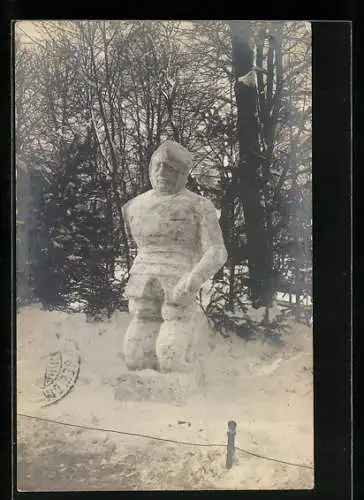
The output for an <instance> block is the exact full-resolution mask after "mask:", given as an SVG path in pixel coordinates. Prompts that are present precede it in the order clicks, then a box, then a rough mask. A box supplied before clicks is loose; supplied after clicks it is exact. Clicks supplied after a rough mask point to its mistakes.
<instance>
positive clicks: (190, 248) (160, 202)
mask: <svg viewBox="0 0 364 500" xmlns="http://www.w3.org/2000/svg"><path fill="white" fill-rule="evenodd" d="M204 201H206V200H204V198H202V197H201V196H199V195H196V194H194V193H192V192H190V191H188V190H186V189H185V190H183V191H182V192H181V193H178V194H175V195H164V196H158V195H157V194H156V193H155V192H154V191H153V190H150V191H148V192H147V193H144V194H142V195H140V196H137V197H136V198H134V199H133V200H131V202H129V203H128V205H127V206H126V209H125V216H126V219H127V225H128V227H129V231H130V235H131V236H132V238H133V240H134V241H135V243H136V245H137V247H138V254H137V257H136V259H135V261H134V264H133V267H132V269H131V274H153V275H162V276H163V275H166V276H181V275H182V274H184V273H185V272H187V271H189V270H191V269H192V267H193V266H194V264H195V263H196V262H197V261H198V260H199V258H200V256H201V241H200V236H199V228H200V219H201V216H200V211H201V208H200V205H201V202H202V203H203V202H204Z"/></svg>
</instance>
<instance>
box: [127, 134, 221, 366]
mask: <svg viewBox="0 0 364 500" xmlns="http://www.w3.org/2000/svg"><path fill="white" fill-rule="evenodd" d="M191 168H192V155H191V153H190V152H189V151H188V150H187V149H186V148H184V147H183V146H181V145H180V144H178V143H176V142H174V141H166V142H164V143H163V144H162V145H161V146H160V147H159V148H158V149H157V150H156V151H155V152H154V154H153V156H152V158H151V162H150V166H149V175H150V180H151V184H152V188H153V189H151V190H150V191H147V192H146V193H144V194H141V195H139V196H137V197H136V198H134V199H132V200H131V201H129V202H128V203H127V204H126V205H124V207H123V217H124V222H125V226H126V230H127V233H128V235H129V237H130V238H132V239H133V240H134V242H135V243H136V246H137V249H138V253H137V257H136V258H135V260H134V263H133V266H132V268H131V270H130V278H129V282H128V285H127V287H126V295H127V297H128V299H129V311H130V312H131V313H132V314H133V315H134V317H133V319H132V321H131V322H130V324H129V327H128V330H127V332H126V336H125V341H124V358H125V361H126V364H127V366H128V368H129V369H134V370H141V369H145V368H152V369H159V370H161V371H178V370H181V369H183V368H184V367H185V366H186V363H187V362H188V358H189V356H190V352H191V348H192V350H193V345H192V346H191V339H192V336H193V331H194V327H196V325H195V324H194V318H195V317H196V316H195V315H196V311H197V304H196V293H197V291H198V290H199V289H200V288H201V286H202V285H203V284H204V283H205V282H206V281H207V280H208V279H209V278H210V277H212V276H213V275H214V274H215V273H216V272H217V271H218V270H219V269H220V268H221V267H222V266H223V265H224V263H225V262H226V259H227V252H226V249H225V246H224V242H223V238H222V234H221V229H220V226H219V222H218V219H217V215H216V210H215V207H214V205H213V204H212V203H211V202H210V201H209V200H207V199H206V198H203V197H202V196H199V195H197V194H195V193H192V192H191V191H189V190H187V189H186V188H185V185H186V182H187V178H188V174H189V172H190V170H191Z"/></svg>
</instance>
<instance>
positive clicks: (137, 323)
mask: <svg viewBox="0 0 364 500" xmlns="http://www.w3.org/2000/svg"><path fill="white" fill-rule="evenodd" d="M159 329H160V322H159V321H153V320H151V319H143V318H138V317H135V318H134V319H132V321H131V322H130V324H129V327H128V329H127V332H126V335H125V339H124V347H123V352H124V359H125V362H126V365H127V367H128V368H129V369H130V370H143V369H146V368H151V369H155V368H156V366H157V358H156V352H155V344H156V339H157V336H158V333H159Z"/></svg>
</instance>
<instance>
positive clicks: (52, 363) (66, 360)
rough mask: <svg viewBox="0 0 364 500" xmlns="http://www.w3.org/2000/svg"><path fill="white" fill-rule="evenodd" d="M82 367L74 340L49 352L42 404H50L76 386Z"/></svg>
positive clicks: (42, 391)
mask: <svg viewBox="0 0 364 500" xmlns="http://www.w3.org/2000/svg"><path fill="white" fill-rule="evenodd" d="M80 367H81V357H80V354H79V350H78V347H77V345H76V343H74V342H72V343H69V344H68V345H66V346H60V347H59V349H57V350H55V351H53V352H51V353H49V355H48V356H47V357H46V363H45V370H44V382H43V387H42V390H41V393H42V401H41V405H42V406H48V405H50V404H53V403H56V402H58V401H59V400H61V399H62V398H64V397H65V396H66V395H67V394H68V393H69V392H70V391H71V390H72V388H73V387H74V386H75V384H76V382H77V379H78V376H79V373H80Z"/></svg>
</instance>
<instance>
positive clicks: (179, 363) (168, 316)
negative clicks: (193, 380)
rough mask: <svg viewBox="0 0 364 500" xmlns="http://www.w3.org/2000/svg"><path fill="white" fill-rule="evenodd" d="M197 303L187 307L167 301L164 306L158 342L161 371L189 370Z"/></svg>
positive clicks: (157, 348)
mask: <svg viewBox="0 0 364 500" xmlns="http://www.w3.org/2000/svg"><path fill="white" fill-rule="evenodd" d="M196 310H197V306H196V304H189V305H188V306H186V307H181V306H176V305H173V304H169V303H166V304H164V305H163V306H162V317H163V320H164V321H163V323H162V325H161V327H160V331H159V335H158V338H157V343H156V353H157V359H158V366H159V369H160V371H164V372H167V371H182V372H183V371H186V370H188V366H189V360H188V354H189V350H190V347H191V343H193V339H194V335H195V331H194V328H195V326H196V325H195V315H196Z"/></svg>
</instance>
